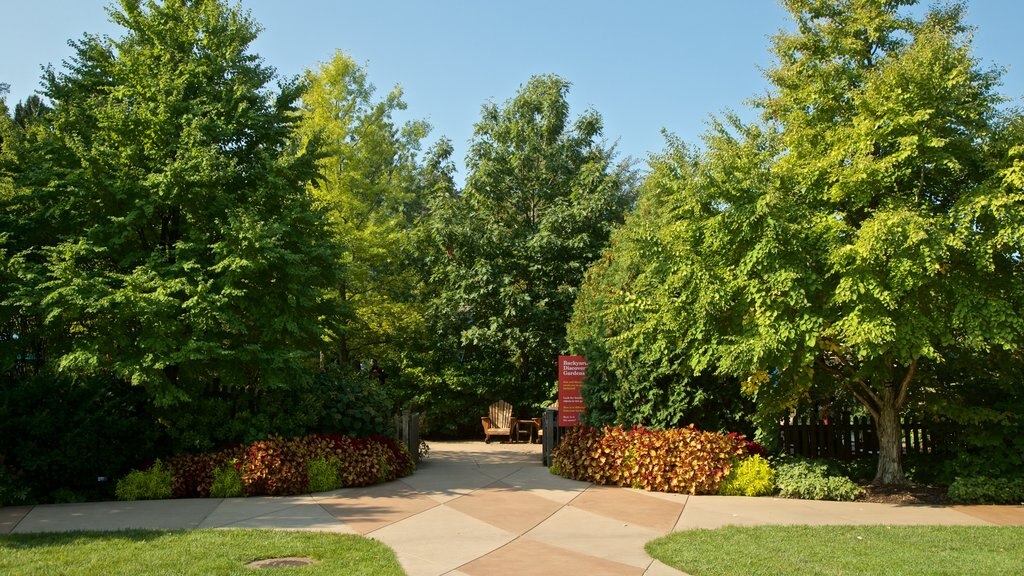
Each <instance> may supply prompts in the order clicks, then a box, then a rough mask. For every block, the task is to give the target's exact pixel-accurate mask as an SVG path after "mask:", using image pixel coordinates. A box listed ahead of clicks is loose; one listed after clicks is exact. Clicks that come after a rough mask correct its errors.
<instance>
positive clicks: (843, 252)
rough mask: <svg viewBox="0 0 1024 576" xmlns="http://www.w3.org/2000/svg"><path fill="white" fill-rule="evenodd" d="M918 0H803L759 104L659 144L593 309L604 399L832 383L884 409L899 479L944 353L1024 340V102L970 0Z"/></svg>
mask: <svg viewBox="0 0 1024 576" xmlns="http://www.w3.org/2000/svg"><path fill="white" fill-rule="evenodd" d="M904 4H907V3H904V2H890V3H877V2H875V3H871V2H841V3H836V4H828V5H827V6H826V5H825V4H823V3H820V2H812V1H809V0H792V1H788V2H786V7H787V8H788V9H789V11H790V12H791V13H792V15H793V18H794V20H796V22H797V26H795V27H794V28H793V29H792V31H787V32H783V33H780V34H779V35H777V36H775V37H774V39H773V43H774V47H773V52H774V54H775V55H776V57H777V66H776V67H775V68H773V69H772V70H770V71H768V74H767V76H768V78H769V80H770V81H771V82H772V84H773V89H772V90H771V91H770V92H769V93H768V95H766V96H765V97H763V98H760V99H758V100H757V101H756V102H755V103H756V105H757V107H758V108H759V109H760V110H761V111H762V112H763V114H762V118H761V120H760V121H759V122H754V123H750V124H745V123H743V122H741V121H740V120H739V119H738V117H736V116H727V117H726V118H725V119H723V120H721V121H716V122H715V123H714V124H713V125H712V128H711V130H709V132H708V134H707V135H706V136H705V138H704V143H705V149H704V150H691V149H689V148H687V147H686V146H684V145H682V144H681V143H679V142H677V141H675V140H672V139H670V140H669V144H668V148H667V150H666V152H665V153H664V154H663V155H661V156H660V157H657V158H655V159H653V161H652V170H651V173H650V175H649V176H648V177H647V179H646V181H645V182H644V185H643V187H642V190H641V198H640V201H639V209H638V211H637V213H636V214H634V216H633V217H632V218H631V220H630V222H629V223H628V224H627V230H626V231H624V232H623V233H622V238H621V239H619V238H618V237H617V238H616V244H613V249H612V251H611V252H610V253H609V254H608V255H606V259H605V260H603V261H602V263H601V264H599V265H598V268H595V269H594V270H593V271H592V274H593V277H592V278H590V279H589V282H590V284H591V290H590V291H589V292H587V294H588V298H589V300H588V301H585V302H583V303H581V304H580V305H579V312H578V313H579V314H580V317H579V319H578V321H577V322H576V323H575V325H576V327H577V330H578V336H577V337H576V338H575V342H574V345H577V346H579V348H580V350H581V351H585V352H587V353H589V352H590V351H591V350H594V351H595V352H594V354H593V355H594V356H595V358H596V359H597V364H596V365H594V364H592V368H593V370H594V373H595V374H594V376H595V377H596V379H595V381H594V386H595V389H594V390H593V391H592V392H591V396H592V397H593V398H595V400H596V402H595V405H596V406H598V407H599V408H600V410H601V413H600V414H599V416H600V417H602V418H607V417H609V415H610V414H611V413H613V412H614V413H615V414H616V415H618V414H619V413H620V412H622V413H625V414H632V413H640V414H643V413H645V412H646V413H650V414H658V413H667V412H668V410H667V409H665V408H660V407H661V406H669V405H670V401H669V399H668V397H667V395H665V394H664V393H662V392H660V391H659V387H664V386H667V385H674V384H675V383H677V382H685V381H686V379H687V378H689V379H696V378H700V377H704V378H707V376H708V375H716V376H715V378H716V379H717V378H722V379H725V380H726V382H728V380H727V379H730V378H732V379H739V380H741V381H742V386H743V387H744V389H745V391H746V392H748V393H749V394H750V395H751V396H752V397H753V398H754V399H756V401H757V404H758V407H759V411H760V412H761V417H760V418H759V419H760V420H761V421H762V422H770V421H772V420H777V416H778V414H779V413H780V411H784V410H786V409H790V408H792V407H794V406H796V405H797V404H798V403H799V402H800V401H801V399H803V398H805V397H806V396H807V395H808V394H809V393H810V392H811V391H812V390H828V391H829V392H830V393H835V394H844V395H846V396H847V397H849V398H855V399H856V400H857V401H859V402H860V403H861V404H862V405H863V406H864V408H865V410H867V411H868V412H869V413H870V414H871V415H872V416H873V417H874V419H875V421H876V422H877V423H878V424H879V426H878V429H879V434H880V442H881V444H880V447H881V450H880V458H879V461H878V464H879V466H878V469H877V472H876V478H875V480H876V481H877V482H880V483H892V482H900V481H901V480H903V472H902V470H901V469H900V466H899V457H898V456H899V454H898V451H899V437H898V427H897V426H895V425H894V424H895V422H896V419H897V417H898V414H899V413H900V411H901V410H902V409H903V408H904V407H905V406H906V405H907V402H908V398H910V397H912V396H917V395H919V393H920V392H921V391H922V388H924V387H925V385H924V384H922V383H923V382H927V383H928V384H927V386H929V387H931V385H932V384H933V383H936V384H939V385H940V388H939V390H940V393H941V384H943V382H941V381H940V382H935V381H934V380H932V379H931V378H929V374H930V373H931V372H932V371H933V370H934V369H935V367H936V366H940V365H942V364H943V363H944V362H949V361H953V360H954V359H955V358H957V357H958V356H961V355H965V354H972V353H987V352H989V351H992V350H994V351H1000V352H1001V353H1002V352H1005V353H1013V352H1014V351H1019V350H1020V349H1021V346H1022V343H1024V316H1022V313H1021V311H1022V310H1024V305H1022V304H1024V290H1022V289H1021V288H1020V287H1021V286H1022V285H1024V283H1022V278H1021V274H1022V273H1024V268H1022V267H1021V265H1020V254H1022V253H1024V250H1022V248H1024V244H1022V243H1021V234H1020V232H1019V227H1018V226H1019V223H1020V222H1022V221H1024V220H1022V218H1024V208H1022V207H1024V203H1021V202H1019V201H1015V199H1017V198H1019V196H1020V182H1021V178H1020V170H1019V159H1020V150H1021V148H1020V144H1021V143H1022V142H1024V140H1022V139H1021V138H1020V137H1021V134H1022V131H1021V129H1020V125H1021V120H1020V114H1019V113H1018V112H1009V113H1007V114H1005V115H1003V114H1002V113H1000V112H999V111H998V109H997V107H996V106H997V104H998V103H999V97H998V95H997V94H996V92H995V91H994V90H995V86H996V85H997V82H998V78H999V72H998V70H982V69H980V68H979V67H978V63H977V62H976V61H975V60H974V59H973V58H972V57H971V55H970V36H969V35H968V34H967V33H966V29H965V27H964V25H963V23H962V18H963V7H962V6H960V5H953V6H951V7H945V8H937V9H934V10H932V11H929V12H927V13H926V14H925V16H924V17H923V18H921V19H918V20H915V19H914V18H912V17H908V16H906V15H905V14H904V13H902V12H903V8H904ZM996 238H999V240H998V241H997V240H996ZM1018 354H1019V353H1018ZM1017 361H1018V362H1019V358H1018V360H1017ZM634 370H635V371H636V372H637V373H635V374H634V372H633V371H634ZM589 378H590V377H588V379H589ZM589 385H591V384H588V386H589ZM686 389H687V390H689V391H691V392H690V394H691V395H693V394H694V393H695V392H697V391H702V390H704V389H715V390H716V392H717V390H721V389H723V386H722V384H721V382H717V381H716V380H715V379H711V380H710V381H709V382H707V383H705V384H700V385H694V384H688V385H687V386H686ZM1014 389H1015V390H1018V391H1019V390H1020V381H1019V380H1018V381H1017V382H1016V383H1014ZM584 390H586V388H584ZM649 390H654V391H656V392H657V393H656V394H654V395H650V396H651V397H652V398H654V399H656V402H657V404H656V406H654V407H651V408H648V407H646V406H644V405H643V402H646V401H647V400H646V398H647V397H648V394H646V392H647V391H649ZM964 390H965V391H966V390H967V389H964ZM631 401H632V402H635V403H637V406H638V407H637V408H634V407H632V406H630V404H629V403H630V402H631ZM621 406H625V407H626V409H625V410H623V409H622V408H621Z"/></svg>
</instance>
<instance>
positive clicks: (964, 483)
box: [949, 476, 1024, 505]
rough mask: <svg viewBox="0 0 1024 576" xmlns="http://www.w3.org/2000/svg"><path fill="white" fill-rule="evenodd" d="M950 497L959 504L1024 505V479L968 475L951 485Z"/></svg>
mask: <svg viewBox="0 0 1024 576" xmlns="http://www.w3.org/2000/svg"><path fill="white" fill-rule="evenodd" d="M949 499H950V500H952V501H953V502H955V503H957V504H1021V505H1024V479H1022V478H1020V477H1014V478H992V477H988V476H967V477H963V478H957V479H956V480H955V481H954V482H953V483H952V484H950V485H949Z"/></svg>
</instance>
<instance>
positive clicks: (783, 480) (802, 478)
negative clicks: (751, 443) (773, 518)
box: [775, 458, 864, 501]
mask: <svg viewBox="0 0 1024 576" xmlns="http://www.w3.org/2000/svg"><path fill="white" fill-rule="evenodd" d="M834 469H835V468H834V465H830V464H829V463H827V462H823V461H820V460H806V459H802V458H793V459H790V460H789V461H787V462H785V463H782V464H779V466H778V469H777V476H776V480H775V483H776V484H777V485H778V487H779V495H780V496H782V497H783V498H803V499H807V500H840V501H848V500H855V499H856V498H857V497H858V496H860V495H861V494H863V492H864V490H863V489H862V488H861V487H860V486H857V485H856V484H855V483H854V482H853V481H852V480H850V479H849V478H847V477H846V476H840V475H837V474H835V473H834V472H833V470H834Z"/></svg>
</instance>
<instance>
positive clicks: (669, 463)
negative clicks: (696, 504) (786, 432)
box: [551, 426, 748, 494]
mask: <svg viewBox="0 0 1024 576" xmlns="http://www.w3.org/2000/svg"><path fill="white" fill-rule="evenodd" d="M747 454H748V452H747V442H746V440H745V439H744V438H743V436H742V435H739V434H728V435H727V434H721V433H718V432H703V431H700V430H697V429H696V428H692V427H690V428H676V429H672V430H647V429H645V428H633V429H631V430H626V429H623V428H622V427H621V426H615V427H611V426H606V427H605V428H604V429H602V430H598V429H596V428H588V427H583V426H579V427H576V428H573V429H571V430H569V431H568V432H567V433H566V434H565V436H563V437H562V441H561V442H560V443H559V445H558V448H556V449H555V451H554V452H553V453H552V456H551V458H552V468H557V469H558V470H559V471H560V472H561V473H562V475H563V476H565V477H567V478H572V479H574V480H583V481H586V482H593V483H595V484H615V485H618V486H629V487H633V488H642V489H644V490H654V491H658V492H685V493H689V494H715V493H717V492H718V485H719V483H720V482H721V481H722V479H723V478H725V476H727V475H728V473H729V470H730V468H731V466H732V463H733V461H734V460H736V459H737V458H740V457H745V456H747Z"/></svg>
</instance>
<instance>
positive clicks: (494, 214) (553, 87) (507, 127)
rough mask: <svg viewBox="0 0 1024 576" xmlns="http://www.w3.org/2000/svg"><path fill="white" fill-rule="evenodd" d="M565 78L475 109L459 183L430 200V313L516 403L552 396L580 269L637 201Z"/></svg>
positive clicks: (593, 116)
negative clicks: (572, 102)
mask: <svg viewBox="0 0 1024 576" xmlns="http://www.w3.org/2000/svg"><path fill="white" fill-rule="evenodd" d="M568 91H569V83H568V82H567V81H566V80H564V79H562V78H559V77H557V76H535V77H533V78H531V79H530V81H529V82H527V83H526V85H524V86H523V87H522V88H521V89H520V90H519V91H518V92H517V93H516V95H515V96H514V97H512V98H511V99H510V100H508V101H507V102H505V103H504V104H501V105H498V104H494V103H490V104H487V105H485V106H484V107H483V110H482V112H481V119H480V121H479V122H478V123H477V125H476V128H475V132H474V138H473V141H472V143H471V147H470V151H469V154H468V157H467V166H468V172H469V174H468V177H467V181H466V186H465V189H464V190H463V191H462V193H461V194H458V195H455V196H451V195H448V196H445V195H441V196H439V197H436V198H435V199H434V203H433V204H432V207H431V210H432V213H433V215H434V222H433V223H432V224H430V226H431V227H432V230H433V232H434V240H435V244H434V246H435V250H436V253H437V254H438V255H439V256H440V255H443V257H442V258H440V259H439V260H438V264H437V266H438V267H437V268H436V269H435V272H434V275H435V278H436V279H437V280H438V282H439V284H440V286H442V288H441V289H440V294H439V296H438V301H436V302H435V310H437V311H438V312H440V313H443V314H445V315H447V317H448V318H449V319H450V320H451V322H450V326H452V327H454V329H456V330H457V333H458V334H459V336H460V339H461V344H462V346H463V348H462V350H461V351H460V352H459V354H458V356H459V360H460V362H462V363H463V365H473V363H479V364H477V365H476V366H477V368H476V369H478V370H480V371H481V375H482V376H483V377H485V378H486V379H487V385H486V386H485V389H482V390H478V392H479V393H481V394H482V395H484V396H489V397H491V398H497V397H505V398H506V399H508V400H511V401H513V402H517V403H519V404H520V405H524V406H525V405H529V404H531V403H538V402H540V401H541V400H543V399H545V398H547V397H548V396H549V391H550V387H551V385H552V383H553V382H554V380H555V376H556V375H555V360H556V357H557V355H558V354H560V353H564V352H566V344H565V325H566V322H567V321H568V319H569V315H570V312H571V310H572V303H573V301H574V300H575V298H576V293H577V291H578V289H579V285H580V282H581V281H582V277H583V272H584V270H585V269H586V267H587V266H588V265H589V264H590V263H591V262H592V261H593V260H595V259H596V258H597V257H598V256H599V255H600V253H601V250H602V248H603V247H604V245H605V243H606V242H607V239H608V235H609V233H610V232H611V230H612V228H613V227H614V226H615V225H617V224H618V223H620V222H621V220H622V216H623V213H624V212H625V210H626V209H627V208H628V207H629V206H630V205H631V203H632V200H633V188H632V172H631V171H630V169H629V168H628V166H626V165H624V164H615V162H614V152H613V149H612V148H611V147H609V146H606V145H605V143H604V142H603V141H602V140H601V133H602V123H601V117H600V115H598V113H597V112H595V111H592V110H589V111H586V112H584V113H583V114H581V115H580V116H578V117H576V118H575V119H572V118H571V117H570V113H569V104H568V101H567V95H568Z"/></svg>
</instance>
